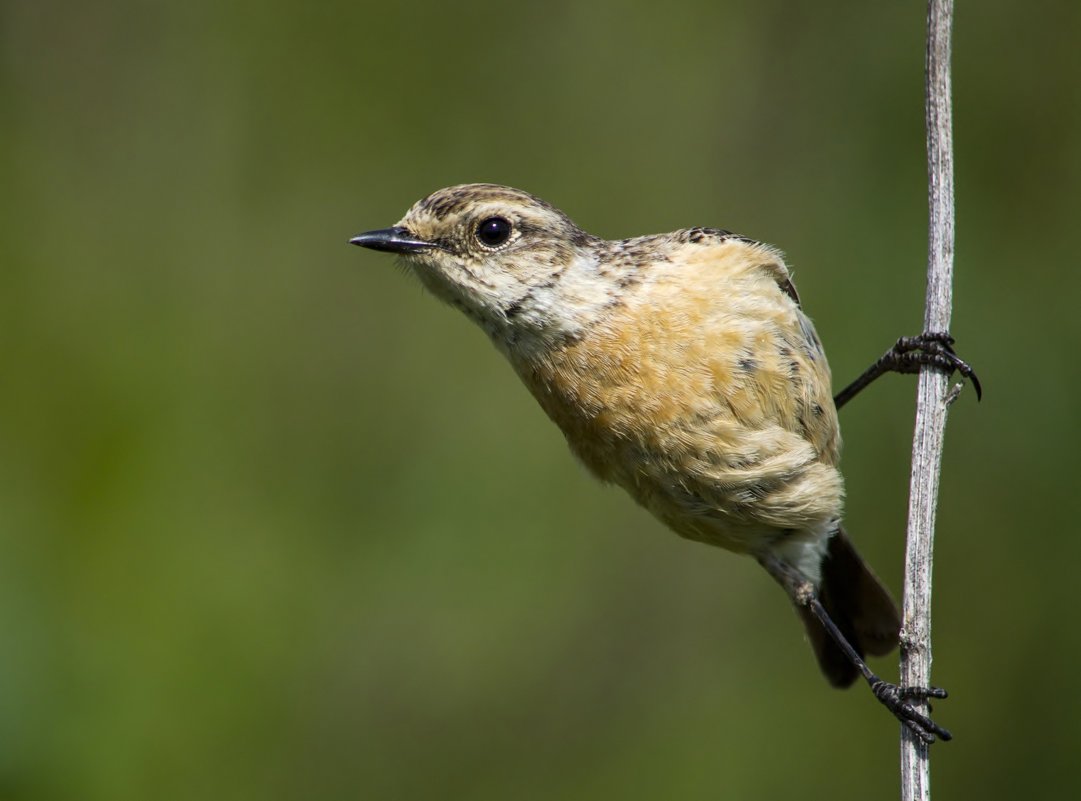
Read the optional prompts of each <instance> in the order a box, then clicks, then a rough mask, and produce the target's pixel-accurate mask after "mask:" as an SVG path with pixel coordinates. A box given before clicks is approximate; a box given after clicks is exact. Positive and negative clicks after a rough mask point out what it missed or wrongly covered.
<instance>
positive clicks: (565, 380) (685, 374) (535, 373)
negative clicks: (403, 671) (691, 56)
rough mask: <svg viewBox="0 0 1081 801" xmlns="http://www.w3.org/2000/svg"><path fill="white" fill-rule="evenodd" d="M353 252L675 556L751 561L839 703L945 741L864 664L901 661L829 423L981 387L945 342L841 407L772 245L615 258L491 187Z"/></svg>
mask: <svg viewBox="0 0 1081 801" xmlns="http://www.w3.org/2000/svg"><path fill="white" fill-rule="evenodd" d="M350 241H351V242H352V243H353V244H355V245H360V246H362V247H367V248H372V249H374V250H383V251H390V252H392V253H397V254H400V255H402V256H404V257H405V262H406V264H407V265H408V266H409V267H410V268H412V271H413V272H414V273H415V274H416V275H417V276H418V277H419V278H420V280H421V282H422V283H423V284H424V285H425V286H426V287H427V288H428V289H430V290H431V291H432V292H433V293H434V294H435V295H436V296H437V297H439V298H441V299H442V300H444V301H446V302H447V303H449V304H451V305H452V306H454V307H456V308H458V309H460V310H461V311H462V312H464V313H465V314H466V315H467V316H468V317H469V318H470V319H472V320H473V321H474V322H476V323H477V324H478V325H479V326H480V327H481V328H482V329H483V330H484V331H485V333H487V334H488V336H489V337H490V338H491V340H492V341H493V342H494V343H495V345H496V347H497V348H499V349H500V350H501V351H502V352H503V353H504V355H506V357H507V358H508V359H509V360H510V363H511V365H512V366H513V367H514V369H515V371H516V372H517V373H518V375H519V376H520V377H521V379H522V380H523V381H524V382H525V384H526V386H528V387H529V389H530V390H531V391H532V393H533V395H534V396H535V397H536V398H537V400H538V401H539V402H540V405H541V407H542V408H543V409H544V411H545V412H547V414H548V416H549V417H550V418H551V419H552V420H553V421H554V422H555V423H556V425H558V426H559V428H560V429H561V430H562V431H563V433H564V435H565V436H566V438H567V442H568V443H569V445H570V448H571V450H572V451H573V452H574V453H575V454H576V455H577V456H578V458H579V459H581V461H582V462H583V463H584V464H585V465H586V466H587V467H588V468H589V470H590V471H591V472H592V473H593V474H594V475H595V476H597V477H598V478H599V479H601V480H602V481H606V482H612V483H615V484H618V485H619V486H621V487H622V488H623V489H625V490H626V491H627V492H628V493H630V495H631V497H633V498H634V499H635V500H636V501H637V502H638V503H640V504H641V505H642V506H644V507H645V508H646V509H648V510H649V511H650V512H652V513H653V514H654V515H655V516H656V517H657V518H659V519H660V520H661V521H663V522H664V523H665V524H666V525H667V526H668V527H669V528H671V529H672V530H673V531H675V532H676V533H677V534H679V535H680V536H683V537H686V538H688V539H692V540H697V541H699V542H705V543H710V544H713V545H718V546H720V547H722V548H726V549H728V550H730V551H735V552H737V553H746V554H749V555H751V556H753V557H755V558H756V559H757V560H758V561H759V562H760V563H761V564H762V565H763V566H764V567H765V568H766V570H767V571H769V573H770V575H772V576H773V577H774V578H775V579H776V580H777V581H778V582H780V584H781V585H782V586H783V587H784V588H785V590H786V591H787V592H788V594H789V596H790V597H791V598H792V600H793V602H794V603H795V604H796V608H797V610H798V612H799V614H800V617H801V618H802V620H803V623H804V625H805V627H806V629H807V633H808V636H809V638H810V641H811V645H812V647H813V648H814V652H815V655H816V657H817V659H818V664H819V666H820V667H821V669H822V671H823V673H824V674H825V676H826V678H827V679H828V680H829V681H830V683H831V684H833V685H834V686H837V687H847V686H849V685H850V684H852V682H854V681H855V679H856V678H857V677H858V676H859V675H861V674H862V675H863V676H864V678H866V680H867V681H868V683H869V684H870V685H871V687H872V689H873V690H874V693H875V695H876V697H878V699H879V700H880V701H882V703H884V704H885V705H886V706H887V707H888V708H889V709H890V710H891V711H892V712H893V713H894V714H895V715H896V716H897V717H898V718H899V719H900V720H902V721H903V722H904V723H905V724H906V725H908V726H909V727H910V728H912V729H913V730H914V731H915V732H916V733H917V734H919V735H920V736H921V737H922V738H923V739H924V740H925V741H926V742H931V741H932V740H934V738H935V737H936V736H938V737H941V738H943V739H949V738H950V734H949V732H948V731H946V730H945V729H943V728H942V727H940V726H939V725H938V724H936V723H935V722H933V721H932V720H930V719H929V718H927V717H926V716H924V715H923V714H921V713H920V712H919V711H918V710H916V709H915V708H914V707H913V706H912V705H911V704H910V703H908V700H909V699H912V698H927V697H945V693H944V692H943V691H941V690H938V689H937V688H929V689H928V688H901V687H898V686H897V685H894V684H890V683H888V682H885V681H883V680H881V679H880V678H879V677H878V676H876V675H875V674H874V673H872V672H871V670H870V669H869V668H868V667H867V665H866V663H865V662H864V660H863V656H864V655H867V654H871V655H883V654H886V653H888V652H889V651H891V650H892V649H893V648H894V647H896V645H897V642H898V632H899V629H900V620H899V616H898V613H897V608H896V606H895V605H894V603H893V600H892V599H891V598H890V595H889V592H888V591H887V590H886V589H885V588H884V587H883V586H882V584H881V583H880V582H879V580H878V579H877V578H876V577H875V575H874V574H873V573H872V572H871V570H870V569H869V568H868V566H867V565H866V564H865V563H864V562H863V560H862V559H861V558H860V556H859V554H858V553H857V552H856V550H855V549H854V547H853V546H852V543H851V541H850V540H849V539H848V537H847V536H846V535H845V533H844V531H843V530H842V528H841V514H842V502H843V497H844V484H843V480H842V478H841V473H840V471H839V470H838V461H839V455H840V446H841V438H840V432H839V429H838V423H837V406H839V405H840V404H841V403H843V402H844V401H846V400H847V399H848V398H849V397H851V394H855V392H856V391H859V389H861V388H862V386H865V385H866V384H867V383H870V381H871V380H873V379H874V378H876V377H877V376H878V375H881V374H882V373H883V372H886V371H888V370H891V369H892V370H898V371H902V372H913V371H915V370H916V369H918V365H919V364H924V363H929V364H935V365H936V366H939V367H942V368H945V369H947V370H953V369H960V370H961V372H962V373H963V374H965V375H966V376H970V377H973V378H974V376H972V375H971V370H970V369H968V367H967V365H965V364H964V363H963V362H961V361H960V360H959V359H957V358H956V356H954V355H953V351H952V348H951V347H950V345H951V343H952V340H950V339H949V338H948V337H947V336H945V335H933V334H932V335H924V336H923V337H916V338H906V339H902V340H901V341H899V342H898V345H897V346H896V347H895V348H894V349H893V350H891V351H890V353H888V354H887V355H886V356H885V357H883V359H880V360H879V362H876V364H875V365H874V366H872V368H870V369H869V370H868V371H867V373H865V374H864V375H863V376H861V378H860V379H859V380H858V381H857V382H856V384H855V385H853V388H852V389H851V394H848V395H845V396H844V397H843V399H842V397H841V396H838V403H837V404H836V405H835V402H834V398H833V397H832V395H831V384H830V370H829V366H828V364H827V362H826V357H825V354H824V353H823V350H822V344H821V342H820V341H819V339H818V335H817V334H816V333H815V329H814V326H813V325H812V324H811V321H810V319H809V318H808V317H807V315H806V314H805V313H804V312H803V310H802V308H801V307H800V301H799V296H798V295H797V294H796V288H795V286H794V285H793V283H792V277H791V275H790V274H789V271H788V268H787V267H786V266H785V263H784V260H783V259H782V257H781V254H780V253H779V252H778V251H777V250H775V249H773V248H771V247H770V246H768V245H765V244H762V243H761V242H756V241H754V240H751V239H747V238H746V237H742V236H737V235H735V234H732V233H729V232H728V231H723V230H719V229H712V228H689V229H685V230H681V231H675V232H673V233H669V234H660V235H656V236H644V237H638V238H634V239H624V240H620V241H606V240H603V239H600V238H598V237H595V236H592V235H591V234H588V233H586V232H585V231H583V230H582V229H581V228H579V227H578V226H577V225H575V224H574V223H573V222H572V221H571V220H570V218H568V217H567V216H566V215H565V214H563V213H562V212H561V211H559V210H558V209H556V208H554V207H553V206H551V205H549V204H548V203H545V202H544V201H543V200H540V199H539V198H536V197H533V196H532V195H530V194H528V193H526V192H523V191H520V190H518V189H511V188H509V187H505V186H498V185H495V184H466V185H462V186H453V187H449V188H447V189H441V190H439V191H437V192H435V193H433V194H431V195H429V196H428V197H426V198H424V199H423V200H421V201H419V202H418V203H417V204H416V205H414V206H413V207H412V208H411V209H410V210H409V212H408V213H407V214H406V215H405V217H404V218H403V219H402V220H401V221H400V222H399V223H398V224H397V225H395V226H394V227H392V228H387V229H383V230H378V231H370V232H368V233H364V234H361V235H360V236H357V237H355V238H353V239H352V240H350ZM977 387H978V384H977ZM846 392H849V391H846Z"/></svg>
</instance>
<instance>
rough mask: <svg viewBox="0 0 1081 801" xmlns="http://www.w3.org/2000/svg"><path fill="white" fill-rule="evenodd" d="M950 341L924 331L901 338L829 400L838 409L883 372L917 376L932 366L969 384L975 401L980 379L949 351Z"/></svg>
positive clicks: (946, 335) (943, 335)
mask: <svg viewBox="0 0 1081 801" xmlns="http://www.w3.org/2000/svg"><path fill="white" fill-rule="evenodd" d="M953 342H954V339H953V337H952V336H950V335H949V334H947V333H944V332H934V331H930V332H925V333H923V334H917V335H916V336H914V337H901V338H900V339H898V340H897V342H896V343H894V345H893V347H892V348H890V349H889V350H888V351H886V352H885V353H884V354H882V356H880V357H879V359H878V360H877V361H876V362H875V363H874V364H872V365H871V366H870V367H868V368H867V369H866V370H864V371H863V373H862V374H861V375H860V377H859V378H857V379H856V380H855V381H853V382H852V383H851V384H849V385H848V386H847V387H845V388H844V389H842V390H841V391H840V392H838V393H837V394H836V395H835V396H834V398H833V405H834V406H836V407H837V408H838V409H840V408H841V407H842V406H844V405H845V404H846V403H848V402H849V401H850V400H852V399H853V398H854V397H856V395H858V394H859V393H860V392H862V391H863V390H864V389H866V387H867V386H868V385H869V384H870V383H871V382H872V381H874V380H875V379H876V378H879V377H880V376H883V375H885V374H886V373H918V372H919V371H920V368H921V367H923V366H924V365H926V366H928V367H936V368H938V369H939V370H942V371H944V372H945V373H946V374H947V375H949V374H952V373H953V372H954V371H957V372H959V373H960V374H961V375H962V376H963V377H964V378H967V379H968V380H970V381H971V382H972V386H973V388H974V389H975V390H976V399H977V400H979V399H980V398H981V397H982V396H983V388H982V387H981V386H980V379H979V378H977V377H976V372H975V371H974V370H973V369H972V368H971V367H970V366H969V364H968V363H967V362H966V361H964V360H963V359H961V358H960V357H959V356H958V355H957V354H956V353H954V351H953Z"/></svg>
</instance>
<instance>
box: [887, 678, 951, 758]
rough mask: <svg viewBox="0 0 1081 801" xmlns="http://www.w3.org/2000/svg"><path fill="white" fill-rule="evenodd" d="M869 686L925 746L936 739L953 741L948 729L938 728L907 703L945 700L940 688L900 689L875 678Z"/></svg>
mask: <svg viewBox="0 0 1081 801" xmlns="http://www.w3.org/2000/svg"><path fill="white" fill-rule="evenodd" d="M870 684H871V692H872V693H874V696H875V698H877V699H878V700H879V702H880V703H881V704H882V705H883V706H884V707H886V709H888V710H889V711H890V712H892V713H893V716H894V717H895V718H897V719H898V720H899V721H901V723H903V724H904V725H905V726H907V727H908V728H909V730H911V731H912V732H913V733H914V734H915V735H916V736H917V737H918V738H920V740H921V741H923V742H924V743H925V744H927V745H930V744H931V743H933V742H934V741H935V740H936V739H939V740H952V739H953V735H952V734H950V731H949V729H945V728H943V727H942V726H939V725H938V724H937V723H935V722H934V721H933V720H931V718H929V717H927V715H925V714H923V713H922V712H920V711H919V710H918V709H916V707H914V706H912V704H910V703H909V701H927V700H929V699H931V698H945V697H946V696H947V693H946V691H945V690H943V689H942V688H941V687H900V686H898V685H896V684H890V683H889V682H888V681H883V680H882V679H880V678H878V677H877V676H876V677H875V678H874V680H873V681H871V682H870ZM927 710H928V711H931V707H930V704H928V706H927Z"/></svg>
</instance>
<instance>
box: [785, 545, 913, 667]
mask: <svg viewBox="0 0 1081 801" xmlns="http://www.w3.org/2000/svg"><path fill="white" fill-rule="evenodd" d="M818 600H819V601H821V603H822V606H823V607H825V609H826V612H828V613H829V616H830V618H831V619H832V620H833V622H834V623H836V624H837V628H839V629H840V630H841V632H842V633H843V634H844V635H845V638H846V639H847V640H848V642H849V644H850V645H851V646H852V647H853V648H855V649H856V651H857V653H859V655H860V656H861V657H862V656H868V655H870V656H884V655H885V654H888V653H889V652H890V651H892V650H893V649H894V648H896V647H897V643H898V637H899V634H900V630H901V617H900V614H899V613H898V611H897V605H896V604H895V603H894V602H893V598H892V597H890V593H889V590H887V589H886V588H885V587H884V586H883V585H882V582H881V581H879V579H878V576H876V575H875V574H874V573H873V572H872V571H871V568H870V567H869V566H868V565H867V563H866V562H864V561H863V559H862V558H861V557H860V555H859V554H858V553H857V552H856V548H855V547H854V546H853V545H852V542H851V540H849V539H848V537H847V536H846V535H845V532H844V530H843V529H838V531H837V533H836V534H834V535H833V537H831V538H830V541H829V547H828V550H827V551H826V558H825V559H824V560H823V562H822V582H821V584H820V585H819V587H818ZM798 611H799V614H800V618H801V619H802V620H803V625H804V626H805V627H806V628H807V636H808V638H809V639H810V641H811V647H812V648H813V649H814V652H815V657H816V658H817V659H818V666H819V667H820V668H821V669H822V672H823V673H824V674H825V676H826V679H828V680H829V683H830V684H832V685H833V686H834V687H848V686H849V685H851V684H852V682H854V681H855V680H856V678H857V677H858V676H859V671H858V669H857V668H856V666H855V665H853V664H852V662H851V661H850V660H849V659H848V657H847V656H845V654H844V652H843V651H842V650H841V649H840V647H838V645H837V643H836V642H834V640H833V638H832V637H830V635H829V633H828V632H827V631H826V630H825V629H824V628H823V627H822V624H821V623H820V622H819V621H818V619H817V618H815V616H814V615H813V614H812V613H811V611H810V610H809V609H806V608H802V607H800V608H798Z"/></svg>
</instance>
